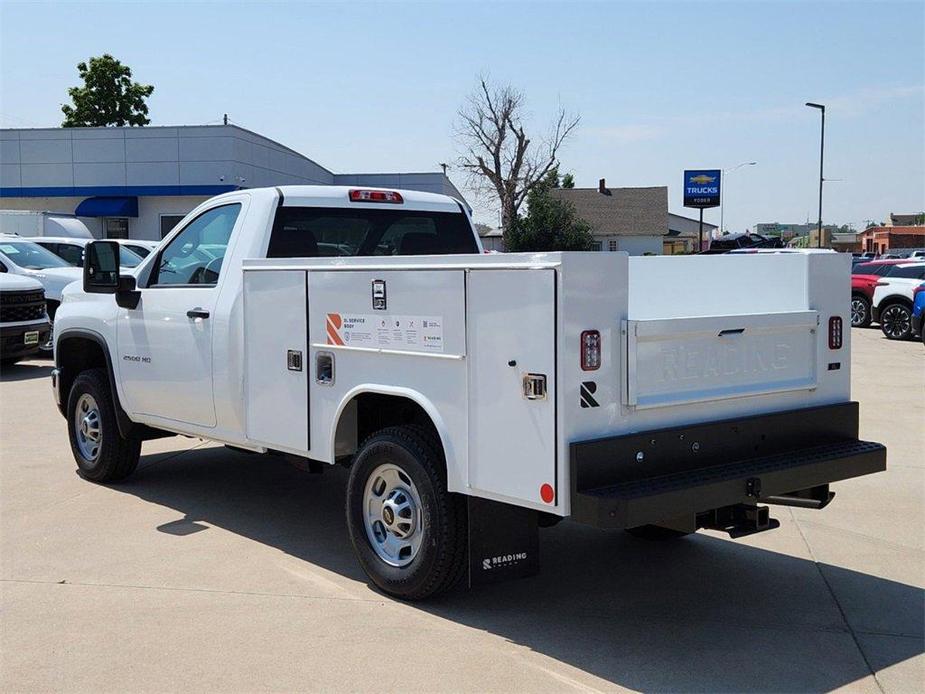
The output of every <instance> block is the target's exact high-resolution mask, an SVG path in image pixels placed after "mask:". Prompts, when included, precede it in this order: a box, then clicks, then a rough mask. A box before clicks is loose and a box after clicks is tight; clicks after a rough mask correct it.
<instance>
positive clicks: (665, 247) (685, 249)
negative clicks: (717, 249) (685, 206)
mask: <svg viewBox="0 0 925 694" xmlns="http://www.w3.org/2000/svg"><path fill="white" fill-rule="evenodd" d="M717 229H719V227H718V226H717V225H716V224H710V223H709V222H704V223H703V248H702V250H705V251H706V250H709V248H710V240H711V239H712V238H713V232H715V231H716V230H717ZM700 242H701V233H700V220H699V219H694V218H692V217H685V216H684V215H680V214H675V213H674V212H669V213H668V233H667V234H665V238H664V239H662V253H664V254H665V255H679V254H682V253H696V252H697V246H698V245H699V244H700Z"/></svg>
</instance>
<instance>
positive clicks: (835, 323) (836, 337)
mask: <svg viewBox="0 0 925 694" xmlns="http://www.w3.org/2000/svg"><path fill="white" fill-rule="evenodd" d="M841 345H842V321H841V316H832V317H831V318H829V349H841Z"/></svg>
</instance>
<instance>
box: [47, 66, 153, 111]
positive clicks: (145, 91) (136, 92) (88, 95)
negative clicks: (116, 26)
mask: <svg viewBox="0 0 925 694" xmlns="http://www.w3.org/2000/svg"><path fill="white" fill-rule="evenodd" d="M77 73H78V75H79V76H80V79H82V80H83V82H84V84H83V86H82V87H71V88H70V89H68V90H67V93H68V95H69V96H70V97H71V101H73V106H71V105H68V104H65V105H63V106H62V107H61V111H62V113H64V122H63V123H61V126H62V127H64V128H76V127H100V126H107V125H147V124H148V123H150V122H151V120H150V119H149V118H148V105H147V104H146V103H145V99H147V98H148V97H149V96H151V94H152V93H153V92H154V87H153V86H152V85H150V84H139V83H138V82H133V81H132V69H131V68H130V67H129V66H128V65H123V64H122V63H121V62H119V61H118V60H116V59H115V58H113V57H112V56H111V55H109V54H108V53H105V54H103V55H102V56H100V57H96V58H90V62H89V65H88V64H87V63H84V62H81V63H78V64H77Z"/></svg>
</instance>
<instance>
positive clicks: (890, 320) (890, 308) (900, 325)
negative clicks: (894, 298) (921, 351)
mask: <svg viewBox="0 0 925 694" xmlns="http://www.w3.org/2000/svg"><path fill="white" fill-rule="evenodd" d="M880 330H881V332H883V334H884V335H885V336H886V337H887V338H888V339H890V340H907V339H909V337H910V336H911V335H912V309H910V308H909V307H908V306H906V305H905V304H901V303H898V302H895V303H892V304H889V305H887V306H884V307H883V308H882V309H881V311H880Z"/></svg>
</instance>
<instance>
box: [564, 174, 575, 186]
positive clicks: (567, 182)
mask: <svg viewBox="0 0 925 694" xmlns="http://www.w3.org/2000/svg"><path fill="white" fill-rule="evenodd" d="M562 187H563V188H574V187H575V176H573V175H572V174H570V173H567V174H565V175H564V176H563V177H562Z"/></svg>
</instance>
